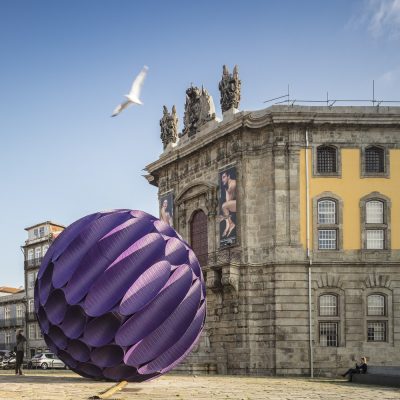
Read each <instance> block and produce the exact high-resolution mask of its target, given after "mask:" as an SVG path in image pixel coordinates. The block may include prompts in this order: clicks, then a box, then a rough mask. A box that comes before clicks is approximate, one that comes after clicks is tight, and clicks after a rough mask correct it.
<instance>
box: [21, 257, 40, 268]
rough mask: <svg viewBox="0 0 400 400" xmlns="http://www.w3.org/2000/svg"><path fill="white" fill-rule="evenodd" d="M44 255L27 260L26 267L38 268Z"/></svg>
mask: <svg viewBox="0 0 400 400" xmlns="http://www.w3.org/2000/svg"><path fill="white" fill-rule="evenodd" d="M42 260H43V257H39V258H32V259H31V260H25V263H24V264H25V269H31V268H37V267H40V264H41V263H42Z"/></svg>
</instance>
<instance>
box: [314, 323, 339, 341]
mask: <svg viewBox="0 0 400 400" xmlns="http://www.w3.org/2000/svg"><path fill="white" fill-rule="evenodd" d="M338 342H339V340H338V323H337V322H320V323H319V343H320V345H321V346H324V347H337V346H338Z"/></svg>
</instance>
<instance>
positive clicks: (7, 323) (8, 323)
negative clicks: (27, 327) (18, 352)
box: [0, 317, 25, 328]
mask: <svg viewBox="0 0 400 400" xmlns="http://www.w3.org/2000/svg"><path fill="white" fill-rule="evenodd" d="M24 324H25V318H23V317H18V318H5V319H0V328H7V327H8V328H9V327H13V326H23V325H24Z"/></svg>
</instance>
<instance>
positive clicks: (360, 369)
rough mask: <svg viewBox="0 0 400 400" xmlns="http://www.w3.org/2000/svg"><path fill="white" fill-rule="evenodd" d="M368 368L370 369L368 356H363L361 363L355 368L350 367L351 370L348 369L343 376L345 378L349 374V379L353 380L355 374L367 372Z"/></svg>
mask: <svg viewBox="0 0 400 400" xmlns="http://www.w3.org/2000/svg"><path fill="white" fill-rule="evenodd" d="M367 370H368V366H367V358H366V357H361V364H360V365H358V364H356V367H355V368H350V369H349V370H347V371H346V373H344V374H342V376H343V378H345V377H346V376H347V375H349V381H350V382H351V381H352V379H353V375H354V374H366V373H367Z"/></svg>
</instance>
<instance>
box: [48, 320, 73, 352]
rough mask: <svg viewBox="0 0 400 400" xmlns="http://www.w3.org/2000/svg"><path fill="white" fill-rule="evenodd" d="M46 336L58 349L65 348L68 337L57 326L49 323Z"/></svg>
mask: <svg viewBox="0 0 400 400" xmlns="http://www.w3.org/2000/svg"><path fill="white" fill-rule="evenodd" d="M47 336H48V337H49V338H50V340H51V341H52V342H53V343H54V344H55V346H57V347H58V348H59V349H61V350H65V348H66V347H67V344H68V338H67V337H66V336H65V335H64V332H63V331H62V330H61V329H60V328H59V327H58V326H55V325H51V326H50V328H49V333H48V334H47ZM47 344H48V343H47Z"/></svg>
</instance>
